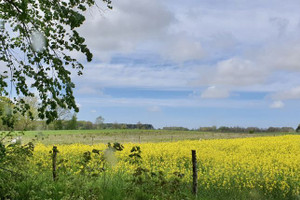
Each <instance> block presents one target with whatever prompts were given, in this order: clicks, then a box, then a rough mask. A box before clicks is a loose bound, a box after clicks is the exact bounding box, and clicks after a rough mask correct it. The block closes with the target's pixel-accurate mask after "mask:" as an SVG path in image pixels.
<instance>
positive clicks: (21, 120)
mask: <svg viewBox="0 0 300 200" xmlns="http://www.w3.org/2000/svg"><path fill="white" fill-rule="evenodd" d="M24 101H25V103H26V104H28V105H29V106H30V108H29V110H27V111H26V112H25V113H24V114H23V115H21V114H19V113H16V114H15V115H16V118H17V121H16V124H15V129H16V130H21V131H26V130H34V129H35V128H36V126H37V123H36V121H37V120H38V119H39V118H38V110H37V109H38V99H37V97H25V98H24Z"/></svg>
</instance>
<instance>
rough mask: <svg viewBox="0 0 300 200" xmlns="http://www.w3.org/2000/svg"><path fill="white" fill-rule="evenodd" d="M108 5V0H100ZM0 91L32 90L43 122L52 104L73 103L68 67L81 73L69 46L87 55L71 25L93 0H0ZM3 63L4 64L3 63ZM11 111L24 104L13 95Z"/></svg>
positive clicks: (49, 115)
mask: <svg viewBox="0 0 300 200" xmlns="http://www.w3.org/2000/svg"><path fill="white" fill-rule="evenodd" d="M102 1H104V2H105V4H106V6H107V7H108V8H110V9H111V8H112V7H111V1H110V0H102ZM0 2H1V3H0V46H1V47H0V67H1V71H3V72H1V74H0V96H8V95H11V93H12V90H14V92H15V95H13V96H24V97H26V96H30V97H32V96H38V97H39V99H40V104H39V107H38V115H39V117H40V118H41V119H46V120H47V122H48V123H49V122H51V121H53V120H54V119H55V118H56V117H57V109H56V108H57V107H61V108H67V109H74V110H75V111H76V112H78V107H77V105H76V102H75V98H74V95H73V89H74V87H75V85H74V83H73V82H72V80H71V71H76V72H77V74H78V75H79V76H80V75H82V70H83V65H82V64H81V63H80V62H79V61H77V60H76V59H75V58H74V57H73V56H72V52H73V51H77V52H81V53H83V54H84V55H85V57H86V60H87V61H88V62H90V61H91V60H92V57H93V55H92V53H91V52H90V50H89V49H88V47H87V45H86V44H85V39H84V38H83V37H82V36H80V34H79V33H78V32H77V31H76V29H77V28H78V27H80V26H81V25H82V23H83V22H84V21H85V17H84V12H85V11H86V10H87V9H88V8H89V7H91V6H93V5H96V1H95V0H1V1H0ZM3 63H4V66H5V67H4V68H5V69H2V68H3V67H2V66H3ZM13 101H14V103H15V105H16V106H14V112H21V113H25V112H26V110H29V107H30V106H29V105H28V104H27V103H26V102H25V101H24V100H23V99H22V98H14V100H13Z"/></svg>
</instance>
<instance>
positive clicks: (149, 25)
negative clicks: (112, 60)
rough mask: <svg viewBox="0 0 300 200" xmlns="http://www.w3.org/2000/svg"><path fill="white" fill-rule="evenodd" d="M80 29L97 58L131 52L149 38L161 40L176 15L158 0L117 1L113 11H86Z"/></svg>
mask: <svg viewBox="0 0 300 200" xmlns="http://www.w3.org/2000/svg"><path fill="white" fill-rule="evenodd" d="M86 17H87V21H86V22H87V23H85V24H84V25H83V26H82V28H81V29H80V32H81V33H82V34H83V35H84V36H85V38H87V43H88V45H89V47H91V48H92V50H93V52H95V55H96V59H97V58H109V57H110V56H111V55H112V54H113V53H130V52H132V51H134V50H135V49H136V48H137V47H138V46H140V45H143V43H144V42H146V41H149V40H160V39H161V37H162V36H164V35H165V34H166V31H167V28H168V26H169V25H170V24H171V23H172V21H174V20H175V19H174V16H173V14H172V13H171V12H170V11H169V10H168V9H166V7H165V6H164V5H163V4H162V3H161V2H160V1H158V0H153V1H147V0H131V1H129V0H125V1H117V2H114V8H113V10H112V11H107V12H105V13H103V14H102V15H100V14H99V12H97V11H96V9H94V13H92V14H91V15H89V14H87V16H86Z"/></svg>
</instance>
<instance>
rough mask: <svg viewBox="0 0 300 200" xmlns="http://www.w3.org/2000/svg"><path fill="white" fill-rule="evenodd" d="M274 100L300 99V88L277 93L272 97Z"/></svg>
mask: <svg viewBox="0 0 300 200" xmlns="http://www.w3.org/2000/svg"><path fill="white" fill-rule="evenodd" d="M272 98H273V99H280V100H288V99H300V86H297V87H294V88H292V89H289V90H285V91H279V92H276V93H275V94H273V95H272Z"/></svg>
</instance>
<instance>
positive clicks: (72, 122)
mask: <svg viewBox="0 0 300 200" xmlns="http://www.w3.org/2000/svg"><path fill="white" fill-rule="evenodd" d="M77 128H78V127H77V116H76V114H73V116H72V118H71V120H70V121H69V122H68V126H67V129H68V130H76V129H77Z"/></svg>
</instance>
